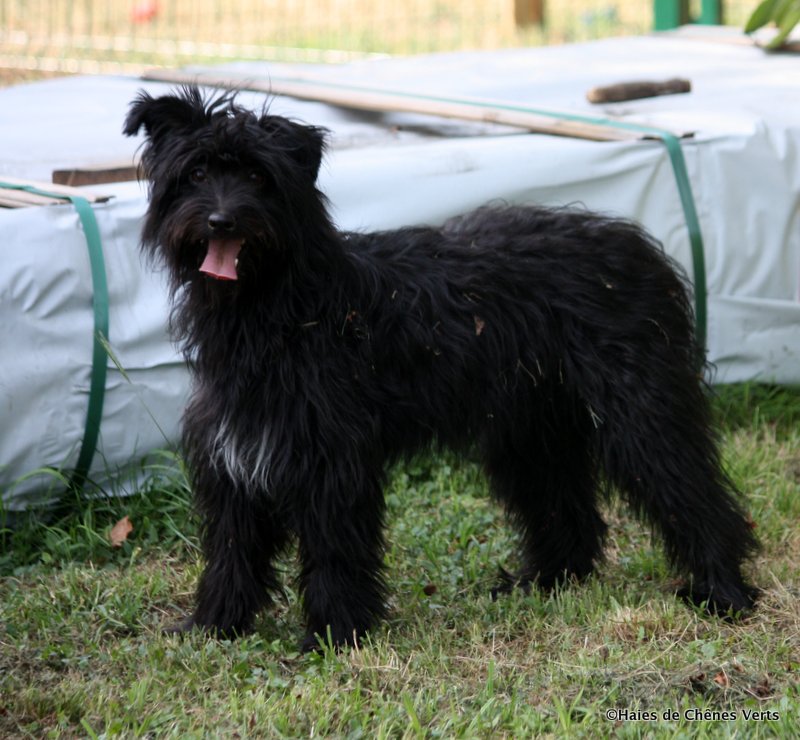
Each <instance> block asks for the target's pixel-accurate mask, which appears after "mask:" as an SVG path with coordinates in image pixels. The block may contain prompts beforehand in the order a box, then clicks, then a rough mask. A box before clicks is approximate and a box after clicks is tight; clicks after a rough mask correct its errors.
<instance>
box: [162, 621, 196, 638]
mask: <svg viewBox="0 0 800 740" xmlns="http://www.w3.org/2000/svg"><path fill="white" fill-rule="evenodd" d="M194 628H195V621H194V617H186V619H182V620H181V621H180V622H177V623H175V624H169V625H167V626H166V627H163V628H162V629H161V634H162V635H178V636H181V637H182V636H183V635H185V634H186V633H187V632H191V631H192V630H193V629H194Z"/></svg>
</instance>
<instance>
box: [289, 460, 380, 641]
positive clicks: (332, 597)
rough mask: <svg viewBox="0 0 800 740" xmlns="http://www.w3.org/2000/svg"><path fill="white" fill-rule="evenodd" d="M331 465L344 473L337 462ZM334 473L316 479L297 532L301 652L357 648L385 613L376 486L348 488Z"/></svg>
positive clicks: (348, 483) (350, 485)
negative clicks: (302, 634)
mask: <svg viewBox="0 0 800 740" xmlns="http://www.w3.org/2000/svg"><path fill="white" fill-rule="evenodd" d="M336 467H337V468H339V471H338V472H344V471H345V470H347V467H346V466H345V465H343V464H342V461H341V460H339V461H336ZM353 470H358V466H353V467H351V468H350V473H352V472H353ZM335 473H336V471H328V472H327V474H326V475H324V476H322V477H323V479H324V480H323V481H321V482H320V484H319V485H321V486H322V488H321V489H317V490H316V491H315V492H314V493H313V494H311V495H312V497H313V505H312V506H310V507H309V509H308V510H306V511H305V512H304V513H303V517H302V523H301V525H300V528H299V529H300V532H299V534H300V557H301V561H302V572H301V576H300V585H301V588H302V590H303V606H304V609H305V613H306V620H307V630H306V636H305V639H304V641H303V645H302V647H303V650H316V649H318V648H319V646H320V640H322V641H323V642H328V641H330V643H331V644H332V645H333V646H334V647H340V646H343V645H353V644H357V642H358V640H359V638H360V637H362V636H363V635H364V633H365V632H366V631H367V630H368V629H369V628H370V627H372V626H373V625H374V624H375V623H376V622H377V621H378V620H380V619H381V618H382V617H383V615H384V613H385V611H386V586H385V582H384V579H383V572H382V571H383V550H384V547H383V544H384V540H383V511H384V501H383V493H382V489H381V486H380V484H379V482H378V481H375V482H374V483H369V484H368V483H365V482H363V481H361V482H360V485H359V484H358V483H357V484H355V485H354V483H353V481H352V480H347V481H345V480H343V479H339V480H337V477H336V475H335ZM345 477H349V476H343V478H345Z"/></svg>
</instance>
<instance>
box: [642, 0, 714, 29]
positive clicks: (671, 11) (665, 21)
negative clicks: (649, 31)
mask: <svg viewBox="0 0 800 740" xmlns="http://www.w3.org/2000/svg"><path fill="white" fill-rule="evenodd" d="M707 2H708V0H703V7H705V6H706V4H707ZM688 22H689V0H653V28H654V30H656V31H668V30H669V29H670V28H677V27H678V26H681V25H683V24H684V23H688Z"/></svg>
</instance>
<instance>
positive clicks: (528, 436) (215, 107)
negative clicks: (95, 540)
mask: <svg viewBox="0 0 800 740" xmlns="http://www.w3.org/2000/svg"><path fill="white" fill-rule="evenodd" d="M141 127H144V129H145V131H146V134H147V143H146V146H145V148H144V150H143V155H142V168H143V172H144V174H145V175H146V176H147V177H148V178H149V180H150V206H149V210H148V212H147V216H146V219H145V224H144V231H143V239H142V240H143V245H144V247H145V249H146V250H148V251H149V252H150V253H151V254H153V255H155V256H156V257H157V258H158V259H159V260H160V261H162V262H163V263H164V264H166V266H167V268H168V270H169V274H170V276H171V280H172V286H173V289H174V292H175V299H174V300H175V304H174V311H173V316H172V328H173V331H174V334H175V336H176V338H177V339H178V340H179V341H180V342H181V345H182V347H183V349H184V350H185V353H186V355H187V357H188V359H189V361H190V364H191V368H192V372H193V378H194V388H193V397H192V400H191V403H190V405H189V407H188V409H187V411H186V415H185V420H184V445H185V453H186V455H187V458H188V463H189V467H190V470H191V474H192V482H193V486H194V492H195V495H196V499H197V504H198V508H199V511H200V513H201V516H202V520H203V528H202V546H203V552H204V554H205V558H206V566H205V571H204V573H203V576H202V579H201V582H200V585H199V588H198V591H197V599H196V605H195V608H194V613H193V615H192V616H191V617H190V618H189V619H188V620H187V621H186V622H184V623H183V624H182V625H181V626H180V627H179V629H188V628H190V627H192V626H194V625H197V626H199V627H201V628H204V629H206V630H209V631H211V632H214V633H222V634H227V635H230V634H238V633H241V632H243V631H245V630H247V629H249V628H250V627H251V626H252V624H253V619H254V616H255V615H256V613H257V612H258V611H259V610H260V609H261V608H262V607H264V606H265V605H266V604H267V603H268V602H269V600H270V595H269V594H270V592H271V591H274V590H275V589H276V587H277V583H276V576H275V570H274V567H273V560H274V559H275V557H276V556H277V555H278V554H279V553H280V552H281V550H283V549H284V548H285V547H286V545H287V543H288V542H289V541H290V539H291V538H292V537H293V536H296V537H297V538H298V539H299V553H300V558H301V562H302V572H301V578H300V586H301V589H302V592H303V596H304V602H303V603H304V608H305V613H306V615H307V635H306V640H305V643H304V645H305V646H306V647H307V648H310V647H314V646H316V645H317V637H316V635H322V636H324V635H326V632H327V631H328V630H329V631H330V632H329V634H330V638H331V640H332V642H333V643H334V644H343V643H352V642H353V641H355V640H356V639H357V638H358V637H359V636H360V635H363V634H364V632H365V631H366V630H367V629H369V628H370V627H371V626H372V625H374V624H375V623H376V620H378V619H379V618H380V617H381V616H382V615H383V614H384V611H385V608H386V587H385V582H384V578H383V574H382V553H383V548H384V542H383V523H384V522H383V520H384V498H383V493H382V488H383V487H384V484H385V481H386V470H387V466H388V465H390V464H391V463H393V462H395V461H397V460H398V459H401V458H402V457H404V456H407V455H409V454H413V453H416V452H418V451H421V450H425V449H427V448H428V447H429V446H430V445H431V444H434V445H441V446H447V447H450V448H455V449H456V450H458V451H461V452H469V453H474V454H477V455H479V456H480V458H481V459H482V461H483V462H484V464H485V469H486V472H487V474H488V476H489V479H490V481H491V485H492V488H493V491H494V494H495V495H496V496H497V498H499V499H500V500H501V501H502V502H503V503H504V504H505V506H506V507H507V509H508V511H509V513H510V514H511V517H512V519H513V520H514V521H515V522H516V524H518V525H519V528H520V530H521V533H522V562H523V568H522V570H521V572H520V573H519V574H517V576H516V577H515V579H514V581H515V583H518V584H523V585H528V584H531V583H534V584H537V585H538V586H539V587H541V588H545V589H549V588H551V587H553V585H554V584H556V582H557V581H559V580H560V579H563V578H565V577H578V578H581V577H584V576H586V575H588V574H589V573H590V572H591V571H592V568H593V565H594V563H595V561H597V560H598V558H600V557H601V553H602V546H603V539H604V534H605V531H606V525H605V523H604V522H603V520H602V518H601V517H600V515H599V513H598V510H597V499H598V497H599V494H600V493H602V492H605V491H607V490H609V489H611V488H612V487H613V488H616V489H617V490H619V491H620V492H621V493H622V495H623V496H624V497H625V498H626V499H627V501H628V502H629V503H630V505H631V506H632V507H633V508H634V509H635V510H636V511H637V512H638V513H639V514H640V515H643V516H644V517H645V518H646V519H647V520H648V521H649V522H650V523H651V524H652V525H653V528H654V530H655V531H656V532H657V534H659V535H660V537H661V539H662V540H663V543H664V545H665V548H666V552H667V554H668V556H669V559H670V561H671V562H672V564H673V565H674V566H675V567H676V568H678V569H679V570H681V571H683V572H685V573H686V574H687V575H688V576H690V577H691V579H690V581H689V582H688V583H689V585H688V586H687V587H686V589H685V594H684V595H685V596H686V597H688V598H690V599H691V600H692V601H694V602H696V603H698V604H700V603H705V605H706V607H707V608H708V609H709V610H710V611H711V612H715V613H722V614H726V613H727V614H732V613H736V612H739V611H743V610H747V609H748V608H749V607H751V606H752V605H753V602H754V599H755V594H756V591H755V589H754V588H752V587H750V586H748V585H747V583H746V582H745V581H744V580H743V577H742V574H741V571H740V566H741V565H742V563H743V561H744V560H745V559H746V558H747V557H748V555H750V554H751V553H752V551H753V550H754V548H755V545H756V542H755V538H754V535H753V533H752V531H751V527H750V526H749V524H748V522H747V521H746V519H745V517H744V516H743V513H742V509H741V508H740V505H739V503H738V502H737V500H736V497H735V495H734V490H733V486H732V484H731V482H730V480H728V478H727V477H726V476H725V474H724V473H723V472H722V470H721V469H720V462H719V456H718V452H717V449H716V444H715V439H714V435H713V433H712V431H711V428H710V418H709V405H708V401H707V399H706V396H705V392H704V391H705V389H704V387H703V384H702V380H701V376H700V372H701V370H702V356H701V353H700V351H699V350H698V347H697V346H696V343H695V340H694V336H693V329H692V316H691V310H690V307H689V303H688V300H687V291H686V289H685V285H684V282H683V280H682V279H681V278H679V277H678V276H677V275H676V271H675V268H674V266H673V265H672V264H671V263H670V261H669V260H668V259H667V258H666V257H665V256H664V254H663V253H662V251H661V249H660V247H659V246H658V245H657V244H656V243H655V242H654V241H653V239H651V238H650V237H649V236H648V235H647V234H646V233H644V232H643V231H642V230H641V229H640V228H638V227H637V226H635V225H633V224H631V223H628V222H624V221H620V220H612V219H609V218H604V217H602V216H599V215H596V214H592V213H587V212H583V211H573V210H551V209H544V208H535V207H502V208H486V209H482V210H478V211H475V212H473V213H470V214H467V215H466V216H463V217H460V218H454V219H452V220H450V221H449V222H447V223H446V224H445V225H444V226H443V227H441V228H408V229H401V230H399V231H391V232H385V233H374V234H359V233H350V234H342V233H339V232H337V231H336V229H335V228H334V226H333V224H332V223H331V220H330V217H329V215H328V213H327V210H326V202H325V199H324V197H323V196H322V194H321V193H320V192H319V191H318V190H317V188H316V186H315V181H316V177H317V170H318V168H319V166H320V160H321V158H322V152H323V132H322V130H320V129H318V128H313V127H309V126H304V125H299V124H297V123H293V122H291V121H289V120H287V119H285V118H282V117H279V116H273V115H268V114H266V113H264V114H261V115H257V114H254V113H252V112H249V111H247V110H243V109H242V108H241V107H239V106H238V105H237V104H236V103H235V101H234V100H233V98H232V97H231V96H230V95H223V96H222V97H219V98H217V99H216V100H204V98H203V96H202V95H201V94H200V93H199V92H198V90H197V89H196V88H186V89H183V90H181V91H179V92H178V93H177V94H175V95H168V96H164V97H159V98H152V97H150V96H149V95H147V94H144V93H143V94H141V95H140V96H139V97H138V98H137V99H136V100H135V101H134V103H133V104H132V106H131V109H130V112H129V115H128V117H127V121H126V123H125V133H126V134H128V135H134V134H136V133H137V132H138V131H139V129H140V128H141ZM215 278H217V279H215Z"/></svg>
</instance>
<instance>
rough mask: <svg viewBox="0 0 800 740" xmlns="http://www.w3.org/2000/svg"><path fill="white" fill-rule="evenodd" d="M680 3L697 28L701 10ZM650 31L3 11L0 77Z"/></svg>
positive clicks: (635, 1) (235, 9) (731, 18)
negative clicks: (5, 70)
mask: <svg viewBox="0 0 800 740" xmlns="http://www.w3.org/2000/svg"><path fill="white" fill-rule="evenodd" d="M684 2H685V3H686V4H687V7H688V9H689V14H690V16H692V17H699V13H700V10H699V5H700V2H701V0H684ZM756 3H757V0H752V1H748V0H728V1H727V2H725V3H724V4H723V12H724V19H725V22H727V23H731V24H736V25H740V26H741V25H743V23H744V20H745V19H746V17H747V15H748V14H749V12H751V11H752V9H753V7H755V5H756ZM694 6H698V7H697V8H695V7H694ZM652 28H653V0H558V1H556V0H551V2H549V3H547V2H545V0H0V66H6V67H18V68H29V69H41V70H52V71H93V69H94V68H97V69H109V68H116V69H124V68H126V67H141V66H157V65H168V66H174V65H179V64H184V63H187V62H196V61H218V60H222V59H233V58H236V59H275V60H289V61H340V60H346V59H348V58H352V57H356V56H365V55H369V54H414V53H421V52H428V51H440V50H451V49H467V48H471V49H476V48H478V49H480V48H499V47H507V46H520V45H539V44H548V43H564V42H570V41H580V40H586V39H592V38H600V37H604V36H610V35H626V34H637V33H646V32H648V31H649V30H651V29H652Z"/></svg>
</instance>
